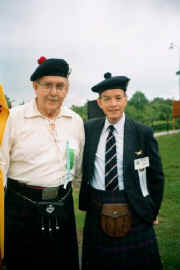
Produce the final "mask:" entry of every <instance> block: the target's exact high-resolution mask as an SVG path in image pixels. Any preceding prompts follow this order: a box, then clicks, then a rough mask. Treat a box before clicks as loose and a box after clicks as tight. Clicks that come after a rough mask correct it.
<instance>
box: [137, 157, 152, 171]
mask: <svg viewBox="0 0 180 270" xmlns="http://www.w3.org/2000/svg"><path fill="white" fill-rule="evenodd" d="M146 167H149V157H144V158H138V159H135V160H134V168H135V170H143V169H145V168H146Z"/></svg>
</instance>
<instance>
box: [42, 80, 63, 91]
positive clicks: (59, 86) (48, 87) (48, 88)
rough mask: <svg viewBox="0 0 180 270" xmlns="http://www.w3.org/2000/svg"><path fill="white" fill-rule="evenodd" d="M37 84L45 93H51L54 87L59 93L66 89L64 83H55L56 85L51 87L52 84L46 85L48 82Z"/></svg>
mask: <svg viewBox="0 0 180 270" xmlns="http://www.w3.org/2000/svg"><path fill="white" fill-rule="evenodd" d="M37 84H38V85H39V86H41V87H42V88H43V90H45V91H51V90H52V89H53V88H54V86H55V88H56V91H57V92H61V91H63V90H66V89H67V86H66V85H65V84H64V83H57V84H56V85H53V84H52V83H48V82H44V83H40V82H37Z"/></svg>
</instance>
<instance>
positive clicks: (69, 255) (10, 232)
mask: <svg viewBox="0 0 180 270" xmlns="http://www.w3.org/2000/svg"><path fill="white" fill-rule="evenodd" d="M65 192H67V191H66V190H64V189H62V190H60V191H59V197H61V196H64V194H65ZM35 193H36V195H37V192H35ZM65 207H66V208H65V209H66V211H67V212H68V218H67V220H66V221H65V222H64V221H63V223H62V224H61V221H60V222H59V226H60V228H59V231H52V232H51V234H50V233H49V232H47V231H45V232H42V230H41V229H42V228H41V220H40V215H39V212H38V211H37V209H36V208H35V206H34V205H33V204H30V203H29V202H27V201H25V200H24V199H23V198H21V197H19V196H17V194H16V193H14V192H13V191H12V190H11V189H10V188H8V187H7V191H6V195H5V213H6V218H5V265H6V266H7V269H8V270H11V269H13V270H14V269H16V268H17V269H19V270H22V269H31V270H32V269H33V270H36V269H39V270H40V269H43V270H44V269H73V270H79V258H78V244H77V235H76V226H75V215H74V205H73V197H72V191H71V192H70V193H69V195H68V197H67V198H66V202H65Z"/></svg>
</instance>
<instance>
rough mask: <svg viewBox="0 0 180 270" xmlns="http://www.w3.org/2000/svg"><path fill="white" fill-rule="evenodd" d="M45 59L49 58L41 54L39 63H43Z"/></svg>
mask: <svg viewBox="0 0 180 270" xmlns="http://www.w3.org/2000/svg"><path fill="white" fill-rule="evenodd" d="M45 60H47V58H46V57H45V56H41V57H40V58H39V59H38V61H37V62H38V64H39V65H40V64H42V62H44V61H45Z"/></svg>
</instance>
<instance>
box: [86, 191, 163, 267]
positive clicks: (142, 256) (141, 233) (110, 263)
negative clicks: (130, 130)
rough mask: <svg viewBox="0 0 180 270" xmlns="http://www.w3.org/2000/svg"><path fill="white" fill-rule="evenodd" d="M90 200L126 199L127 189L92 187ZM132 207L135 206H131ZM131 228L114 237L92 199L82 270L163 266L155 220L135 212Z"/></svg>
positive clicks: (110, 200) (111, 200)
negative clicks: (104, 227) (151, 221)
mask: <svg viewBox="0 0 180 270" xmlns="http://www.w3.org/2000/svg"><path fill="white" fill-rule="evenodd" d="M90 201H91V202H94V201H98V202H100V203H112V202H114V203H115V202H117V203H127V199H126V195H125V192H124V191H117V192H114V193H112V192H107V191H106V192H105V191H100V190H95V189H93V188H91V190H90ZM131 210H132V209H131ZM131 212H132V211H131ZM132 217H133V218H132V222H133V224H132V229H131V231H130V232H129V233H128V234H127V235H126V236H124V237H121V238H112V237H109V236H107V235H106V234H105V233H104V232H103V231H102V230H101V228H100V210H97V209H96V207H95V206H93V203H92V204H91V206H90V207H89V210H88V211H87V214H86V218H85V226H84V231H83V250H82V270H90V269H93V268H97V269H98V267H99V268H100V269H102V270H104V269H108V270H114V269H119V270H137V269H138V270H144V269H146V270H147V269H148V270H150V269H158V270H161V269H163V268H162V263H161V259H160V255H159V251H158V245H157V240H156V236H155V232H154V229H153V226H152V224H148V223H146V222H145V221H144V220H142V219H141V218H140V217H138V216H136V215H135V213H132Z"/></svg>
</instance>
